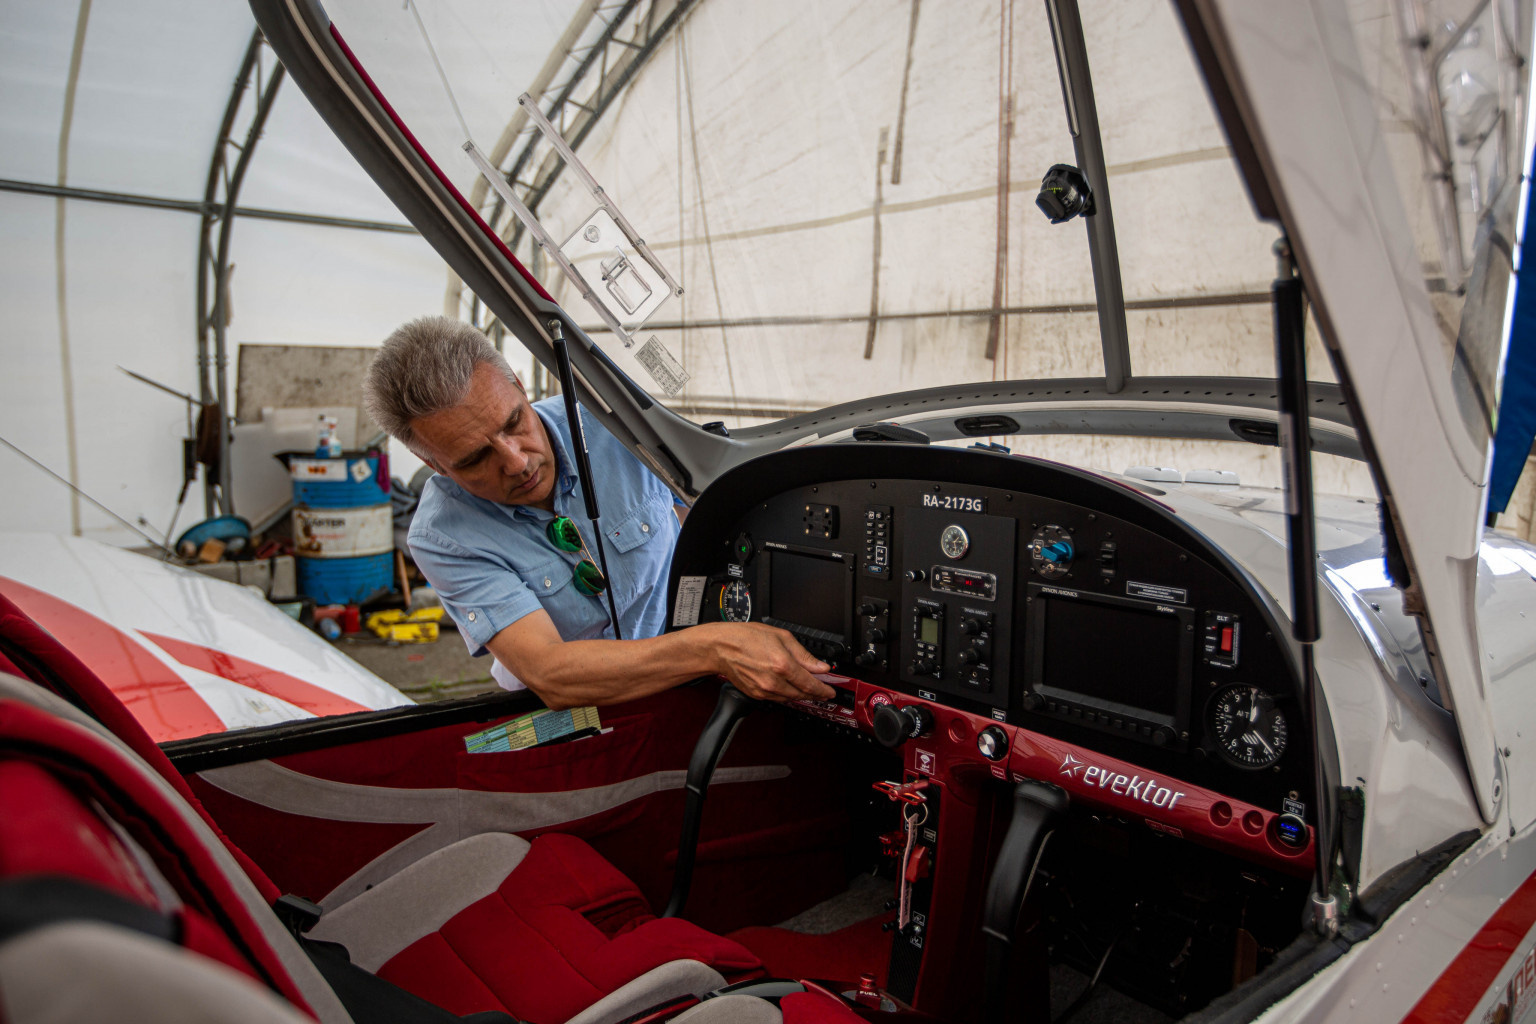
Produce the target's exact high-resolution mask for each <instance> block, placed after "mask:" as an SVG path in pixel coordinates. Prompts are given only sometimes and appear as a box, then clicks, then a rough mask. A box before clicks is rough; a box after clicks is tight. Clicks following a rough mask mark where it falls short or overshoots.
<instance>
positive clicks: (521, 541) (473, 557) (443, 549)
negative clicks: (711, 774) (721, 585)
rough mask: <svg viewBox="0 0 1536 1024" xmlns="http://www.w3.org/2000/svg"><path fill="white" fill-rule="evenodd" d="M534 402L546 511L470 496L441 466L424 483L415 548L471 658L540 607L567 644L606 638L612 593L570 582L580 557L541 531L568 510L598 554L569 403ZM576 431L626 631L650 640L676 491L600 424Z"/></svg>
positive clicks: (660, 613) (662, 597)
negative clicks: (548, 452) (548, 500)
mask: <svg viewBox="0 0 1536 1024" xmlns="http://www.w3.org/2000/svg"><path fill="white" fill-rule="evenodd" d="M533 408H534V411H536V412H537V413H538V414H539V418H540V419H541V420H543V421H544V428H545V430H546V431H547V432H548V434H549V439H550V444H551V447H552V448H553V449H554V453H555V459H556V462H557V477H556V480H555V487H554V492H553V494H554V504H555V510H554V511H553V512H546V511H544V510H543V509H541V508H534V507H532V506H530V505H503V504H500V503H498V502H494V501H488V500H486V499H484V498H477V497H475V496H474V495H472V494H469V493H467V492H466V491H464V489H463V488H461V487H460V486H459V485H458V484H456V483H454V482H453V481H452V480H449V479H448V478H447V477H446V476H443V475H442V474H441V473H439V474H437V475H436V476H433V477H432V478H431V479H429V480H428V481H427V486H426V488H425V490H424V491H423V493H422V496H421V502H420V504H419V505H418V506H417V508H416V515H415V518H413V519H412V520H411V532H410V537H409V543H410V547H411V555H412V557H413V558H415V560H416V565H417V566H418V567H419V568H420V569H421V571H422V573H423V574H424V575H425V576H426V577H427V579H428V580H430V581H431V583H432V586H433V587H434V588H436V590H437V592H438V595H439V596H440V597H442V599H443V606H444V607H445V608H447V609H448V614H449V615H451V616H453V621H454V622H456V623H457V624H458V627H459V632H460V633H462V634H463V636H464V641H465V643H466V644H467V645H468V646H469V650H470V653H471V654H474V655H476V656H479V655H481V654H484V653H485V645H486V643H487V642H488V641H489V640H490V639H491V638H492V637H493V636H495V635H496V634H497V633H499V632H501V631H502V630H503V629H506V628H507V627H508V626H510V625H511V624H512V623H514V622H516V621H517V620H518V619H520V618H522V617H523V616H524V615H528V614H530V613H532V612H535V611H537V610H539V609H540V608H543V609H544V610H545V611H547V612H548V613H549V616H550V618H551V619H553V620H554V623H555V628H556V629H558V630H559V631H560V635H561V636H562V637H564V638H565V639H566V640H586V639H591V638H594V637H612V636H613V629H612V627H611V626H610V624H609V617H608V599H607V598H606V597H605V596H602V595H598V596H596V597H593V596H589V595H586V594H583V593H581V592H580V591H579V590H577V589H576V587H575V586H574V585H573V584H572V582H571V580H572V577H571V573H572V571H573V569H574V567H575V565H576V563H577V562H579V561H580V560H581V559H582V557H583V556H582V553H581V552H580V551H574V552H567V551H561V550H560V549H559V548H557V547H555V546H554V544H553V543H551V542H550V540H549V538H548V536H547V535H546V534H545V529H546V528H547V527H548V525H549V522H550V520H552V519H553V518H554V517H555V516H556V515H562V516H569V517H570V518H571V519H572V520H574V521H575V523H576V526H577V527H578V528H579V529H580V530H581V535H582V537H583V538H584V539H585V540H586V542H587V547H588V548H589V549H590V550H591V552H592V557H593V558H594V559H596V558H597V548H596V543H597V540H596V537H595V534H594V531H593V529H592V521H591V520H590V519H588V518H587V515H586V504H585V499H584V498H583V497H582V493H581V485H580V483H579V482H578V480H577V478H576V464H575V463H574V462H573V461H572V459H571V457H570V452H571V451H572V441H571V431H570V424H569V422H568V421H567V419H566V415H565V403H564V400H563V399H561V398H560V397H559V396H556V397H554V398H546V399H544V400H543V401H540V402H535V403H534V405H533ZM582 426H583V427H585V428H586V434H587V454H588V456H589V460H590V462H591V464H592V479H593V482H594V484H595V486H596V487H597V488H598V505H599V509H598V511H599V512H600V513H601V517H600V519H599V522H600V523H601V525H602V528H603V538H602V544H603V549H604V554H605V555H606V556H607V559H608V578H609V586H611V587H612V588H613V597H614V601H615V603H616V604H617V605H618V610H619V622H620V623H621V624H622V625H623V627H624V638H625V639H626V640H629V639H635V638H637V637H648V636H656V635H658V634H659V633H661V631H662V629H663V628H664V627H665V625H666V611H667V595H666V579H667V569H668V568H669V566H670V565H671V563H672V548H673V546H674V545H675V544H676V543H677V535H678V532H679V529H680V526H679V524H678V521H677V515H676V514H675V513H674V512H673V511H672V506H673V504H674V498H673V495H672V492H671V491H670V490H668V489H667V486H666V485H665V484H663V483H662V482H661V480H660V479H658V478H657V476H656V475H655V474H654V473H652V472H651V471H650V470H649V469H648V468H646V466H645V464H644V463H642V462H641V461H640V460H639V459H637V458H635V456H634V455H633V454H632V453H631V452H630V451H629V449H627V448H625V447H624V446H623V445H622V444H621V443H619V440H618V438H616V437H614V436H613V435H612V434H610V433H609V432H608V431H607V430H605V429H603V427H602V425H601V424H599V423H597V422H596V421H595V420H593V419H591V418H590V417H585V416H584V417H583V418H582Z"/></svg>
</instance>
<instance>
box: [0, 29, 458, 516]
mask: <svg viewBox="0 0 1536 1024" xmlns="http://www.w3.org/2000/svg"><path fill="white" fill-rule="evenodd" d="M82 16H85V17H86V22H85V31H84V39H83V47H82V49H81V52H80V60H79V62H78V63H79V76H78V81H77V84H76V88H75V95H74V105H73V117H72V123H71V125H70V127H69V132H68V138H67V146H65V147H63V149H62V151H61V144H60V142H61V134H62V126H63V123H64V113H65V93H66V88H67V85H68V79H69V72H70V67H71V53H72V50H73V47H74V43H75V38H76V29H77V25H78V24H79V21H80V19H81V17H82ZM253 28H254V24H253V22H252V20H251V16H250V11H249V9H248V8H247V7H246V6H245V5H244V4H243V3H236V2H228V3H219V4H190V5H186V4H172V5H166V4H160V3H154V2H150V0H95V2H86V3H84V4H82V5H76V4H70V3H48V4H35V3H23V2H20V0H3V2H0V178H4V179H9V180H12V181H19V182H28V183H43V184H49V185H58V184H66V185H68V186H71V187H76V188H85V189H96V190H106V191H113V192H122V193H132V194H137V195H147V196H154V197H160V198H169V199H176V200H201V198H202V195H203V191H204V187H205V184H206V176H207V173H208V166H209V159H210V156H211V155H212V151H213V147H214V143H215V141H216V139H217V137H218V131H219V124H220V120H221V118H222V116H223V113H224V108H225V105H226V102H227V101H228V99H229V94H230V88H231V86H232V84H233V83H234V81H235V78H236V75H237V72H238V70H239V67H240V60H241V57H242V55H243V53H244V51H245V47H246V45H247V42H248V41H249V38H250V35H251V32H252V29H253ZM265 60H266V63H267V68H268V70H270V68H271V67H273V66H274V62H273V59H272V55H271V53H270V52H268V53H267V54H266V55H265ZM244 128H245V125H244V123H241V124H239V125H238V126H237V138H238V139H239V140H240V141H243V139H244ZM66 164H67V166H62V167H61V165H66ZM239 202H240V205H242V206H250V207H259V208H267V209H278V210H287V211H295V212H304V213H312V214H322V215H327V216H335V217H347V218H356V219H364V220H376V221H387V222H393V223H402V222H403V221H402V218H401V216H400V214H399V213H398V212H397V211H396V210H395V209H394V208H393V206H391V205H390V204H389V202H388V201H387V200H386V199H385V198H384V197H383V195H382V194H381V193H380V192H379V191H378V189H377V188H376V187H375V186H374V185H373V183H372V182H371V181H370V180H369V179H368V178H367V177H366V176H365V175H364V174H363V173H362V172H361V170H359V169H358V168H357V166H356V165H355V164H354V163H353V162H352V160H351V158H350V157H349V156H348V155H347V153H346V151H345V150H344V149H343V148H342V147H341V145H340V144H339V143H338V142H337V141H336V140H335V138H334V137H333V136H332V135H331V133H330V131H329V130H328V129H327V128H326V127H325V126H324V125H323V124H322V123H321V122H320V120H319V119H318V117H316V115H315V114H314V112H313V111H312V110H311V108H310V106H309V104H308V102H307V101H306V100H305V99H304V97H303V95H302V94H301V93H300V92H299V91H298V89H297V88H296V87H294V86H293V85H292V83H291V82H285V83H284V85H283V86H282V87H281V90H280V92H279V94H278V98H277V101H276V104H275V106H274V107H273V110H272V114H271V117H270V119H269V120H268V123H267V128H266V133H265V136H264V137H263V139H262V141H261V143H260V146H259V147H258V150H257V152H256V154H255V156H254V158H253V162H252V164H251V169H250V172H249V174H248V176H247V178H246V181H245V186H244V188H243V190H242V192H241V194H240V196H239ZM0 224H3V225H4V247H3V252H4V263H3V269H0V310H4V316H3V320H0V437H3V438H5V439H6V440H8V441H10V442H12V443H13V444H15V445H17V446H18V447H20V448H22V449H24V450H25V451H27V452H28V453H29V454H31V455H32V456H33V457H34V458H36V459H38V460H39V461H40V462H42V463H44V464H46V465H47V466H48V467H49V468H50V469H52V470H54V471H55V472H57V473H59V474H60V475H62V476H65V477H68V476H69V475H70V469H69V457H68V451H67V443H66V442H67V436H68V430H67V428H66V413H65V393H66V387H65V376H64V368H63V353H62V346H63V345H64V343H65V341H66V338H67V344H68V358H69V364H70V374H69V382H70V384H71V385H72V390H73V399H74V427H75V436H76V449H77V464H78V483H79V486H80V487H81V488H83V489H84V490H85V491H86V492H87V493H89V494H90V495H92V496H93V497H95V498H96V499H97V500H99V501H101V502H102V503H104V504H105V505H107V506H108V507H110V508H111V509H113V510H114V511H115V512H117V513H118V514H119V515H121V516H123V517H124V518H126V519H128V520H129V521H130V522H137V521H138V520H139V517H143V519H144V520H146V521H147V523H148V525H147V526H145V527H144V531H145V532H146V533H148V534H149V535H151V536H154V537H158V536H159V534H160V531H162V530H164V529H165V527H166V525H167V524H168V523H169V522H170V520H171V514H172V510H173V507H174V505H175V500H176V494H177V491H178V489H179V487H180V482H181V457H180V439H181V438H182V437H183V436H185V432H186V417H185V413H184V407H183V404H182V403H181V402H180V401H178V400H177V399H175V398H173V397H171V396H169V395H166V394H163V393H161V392H159V391H156V390H154V389H152V388H150V387H147V386H146V385H144V384H141V383H139V382H137V381H134V380H132V379H131V378H129V377H127V376H125V375H124V374H122V373H120V372H119V371H118V370H117V369H116V367H117V366H119V365H121V366H124V367H127V368H129V369H132V370H135V371H137V372H139V373H142V374H144V375H146V376H148V377H152V378H154V379H155V380H158V381H161V382H163V383H164V384H166V385H168V386H169V387H172V388H175V389H177V390H180V391H184V392H187V393H189V394H192V395H194V396H196V395H197V393H198V383H197V360H196V337H197V334H196V317H197V312H196V306H197V297H196V296H197V292H196V283H197V266H198V228H199V218H198V216H197V215H196V214H195V213H185V212H179V211H171V210H159V209H144V208H137V207H130V206H121V205H109V204H104V203H99V202H89V201H81V200H74V199H70V200H56V199H53V198H50V197H45V196H37V195H27V194H18V193H16V192H12V191H4V190H0ZM61 229H62V231H61ZM232 239H233V244H232V248H231V260H232V262H233V263H234V264H235V266H236V271H235V273H234V276H233V286H232V295H231V310H232V320H231V322H230V327H229V335H228V337H229V360H230V369H229V374H230V378H229V388H230V395H231V396H233V394H234V376H233V375H234V367H235V362H236V358H237V354H238V346H239V344H240V343H241V342H264V343H279V344H314V345H377V344H378V343H379V342H380V341H381V340H382V339H383V338H384V336H385V335H387V334H388V333H389V331H390V330H392V329H393V328H394V327H395V326H396V325H398V324H399V323H400V322H402V321H404V320H406V319H409V318H411V317H414V316H419V315H422V314H423V313H434V312H437V311H439V310H440V309H441V308H442V294H443V265H442V261H441V260H440V259H439V258H438V257H437V255H436V254H435V253H434V252H433V251H432V250H431V248H430V247H429V246H428V245H427V244H426V243H425V242H424V241H422V240H421V238H420V237H418V236H416V235H410V234H392V233H385V232H378V231H365V230H356V229H347V228H337V227H321V226H315V225H306V224H296V223H283V222H274V221H267V220H256V219H250V218H243V219H237V221H236V222H235V225H234V229H233V236H232ZM228 411H229V412H233V410H228ZM397 460H398V461H397V463H396V472H397V473H399V472H400V471H401V470H404V471H405V472H406V475H407V476H408V475H409V470H410V468H411V464H410V460H407V459H403V458H400V453H397ZM0 494H3V495H4V497H3V498H0V529H8V530H10V529H22V530H46V531H51V532H57V533H68V532H70V529H71V502H70V493H69V491H68V489H67V488H65V487H64V486H62V485H61V484H59V483H57V482H56V481H54V480H52V479H49V478H48V477H47V476H46V475H45V474H43V473H42V472H40V471H39V470H37V469H36V468H34V467H33V466H32V465H30V464H28V463H27V462H26V461H25V460H24V459H22V458H21V457H19V456H17V455H16V454H14V453H13V452H12V451H10V450H9V449H6V448H4V447H0ZM237 511H238V510H237ZM79 517H80V518H79V522H80V527H81V530H82V532H84V533H85V534H86V535H88V536H93V537H96V538H98V539H105V540H108V541H111V542H114V543H128V544H139V543H142V541H141V540H140V538H138V537H136V536H135V535H133V534H132V533H131V532H130V531H129V530H127V529H126V528H124V527H122V526H120V525H119V524H117V523H116V522H115V521H113V520H112V519H111V518H110V517H108V516H106V515H104V514H102V513H101V512H99V511H98V510H97V509H95V508H94V507H92V506H91V505H90V504H89V503H85V502H82V503H80V511H79ZM202 517H203V509H202V493H201V486H200V484H199V485H195V487H194V490H193V492H192V493H190V494H189V495H188V499H187V508H186V509H185V510H184V511H183V513H182V516H181V519H180V525H179V526H178V530H179V529H181V528H184V527H185V526H188V525H190V524H192V523H194V522H196V521H197V520H199V519H201V518H202Z"/></svg>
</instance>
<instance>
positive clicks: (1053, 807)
mask: <svg viewBox="0 0 1536 1024" xmlns="http://www.w3.org/2000/svg"><path fill="white" fill-rule="evenodd" d="M1068 803H1069V801H1068V799H1067V794H1066V792H1065V791H1064V790H1061V789H1059V788H1057V787H1056V786H1052V785H1050V784H1049V783H1045V782H1036V781H1035V780H1034V779H1025V780H1024V781H1023V782H1021V783H1019V784H1018V785H1017V786H1015V787H1014V789H1013V817H1012V819H1011V820H1010V821H1009V822H1008V831H1007V832H1005V833H1004V834H1003V845H1002V847H1001V848H1000V849H999V850H998V851H997V863H995V864H994V865H993V866H992V878H991V880H990V881H988V883H987V896H986V902H985V903H984V904H983V905H982V911H981V931H982V934H983V935H984V936H985V937H986V942H987V973H986V982H985V993H984V999H985V1001H986V1012H985V1015H984V1016H983V1018H982V1019H983V1020H1002V1019H1004V1011H1005V1007H1004V1005H1003V1004H1004V1002H1005V997H1006V996H1007V983H1008V978H1007V974H1008V958H1009V955H1010V953H1011V951H1012V947H1013V930H1014V926H1015V924H1017V922H1018V919H1019V910H1020V909H1021V908H1022V907H1023V905H1024V897H1025V896H1026V895H1028V893H1029V883H1030V880H1031V879H1032V878H1033V877H1034V869H1035V862H1036V861H1037V860H1038V859H1039V857H1040V852H1041V851H1042V850H1043V849H1044V848H1045V841H1046V839H1047V838H1049V837H1050V834H1051V832H1052V831H1053V830H1054V829H1055V828H1056V824H1057V822H1059V821H1060V820H1061V816H1062V815H1063V814H1065V813H1066V811H1067V805H1068Z"/></svg>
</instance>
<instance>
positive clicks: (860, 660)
mask: <svg viewBox="0 0 1536 1024" xmlns="http://www.w3.org/2000/svg"><path fill="white" fill-rule="evenodd" d="M853 663H854V664H855V665H858V666H860V667H862V668H869V667H870V666H871V665H878V664H880V655H878V654H876V653H875V652H874V651H860V652H859V653H858V654H856V655H854V657H853Z"/></svg>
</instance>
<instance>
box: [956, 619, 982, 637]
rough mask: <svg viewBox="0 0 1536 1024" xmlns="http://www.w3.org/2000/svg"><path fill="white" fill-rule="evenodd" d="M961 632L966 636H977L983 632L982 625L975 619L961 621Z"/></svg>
mask: <svg viewBox="0 0 1536 1024" xmlns="http://www.w3.org/2000/svg"><path fill="white" fill-rule="evenodd" d="M960 632H962V633H964V634H965V635H966V636H975V635H976V634H977V633H980V632H981V623H980V622H978V621H977V620H975V619H971V618H965V619H961V620H960Z"/></svg>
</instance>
